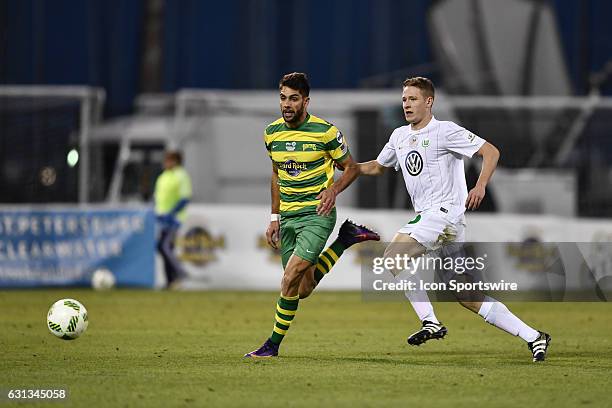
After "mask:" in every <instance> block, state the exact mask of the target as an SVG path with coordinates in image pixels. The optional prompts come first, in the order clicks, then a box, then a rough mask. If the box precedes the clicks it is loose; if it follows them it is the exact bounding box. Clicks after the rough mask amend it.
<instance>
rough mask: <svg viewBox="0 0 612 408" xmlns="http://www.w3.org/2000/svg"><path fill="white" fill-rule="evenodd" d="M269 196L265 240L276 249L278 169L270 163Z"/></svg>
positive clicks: (278, 193) (278, 207)
mask: <svg viewBox="0 0 612 408" xmlns="http://www.w3.org/2000/svg"><path fill="white" fill-rule="evenodd" d="M270 196H271V202H272V206H271V211H270V214H272V215H271V217H270V225H269V226H268V230H267V231H266V239H267V240H268V244H269V245H270V246H271V247H272V248H274V249H278V237H279V230H280V222H279V218H278V217H279V214H280V187H279V186H278V168H277V167H276V164H275V163H274V162H272V177H271V178H270Z"/></svg>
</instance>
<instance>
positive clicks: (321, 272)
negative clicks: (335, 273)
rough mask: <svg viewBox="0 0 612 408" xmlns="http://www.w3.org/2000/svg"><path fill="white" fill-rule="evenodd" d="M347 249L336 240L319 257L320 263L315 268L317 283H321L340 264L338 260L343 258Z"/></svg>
mask: <svg viewBox="0 0 612 408" xmlns="http://www.w3.org/2000/svg"><path fill="white" fill-rule="evenodd" d="M345 249H346V248H345V247H344V245H342V243H341V242H340V240H339V239H337V240H335V241H334V242H333V243H332V244H331V245H330V246H329V247H328V248H327V249H326V250H325V251H323V252H321V255H319V261H318V262H317V267H316V268H315V272H314V275H315V276H314V277H315V281H316V282H317V283H319V281H320V280H321V279H323V277H324V276H325V275H326V274H327V273H328V272H329V271H330V270H331V268H333V266H334V265H335V264H336V262H338V258H340V257H341V256H342V254H343V253H344V250H345Z"/></svg>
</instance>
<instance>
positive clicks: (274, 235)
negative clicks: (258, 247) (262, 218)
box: [266, 221, 280, 249]
mask: <svg viewBox="0 0 612 408" xmlns="http://www.w3.org/2000/svg"><path fill="white" fill-rule="evenodd" d="M279 236H280V222H278V221H270V225H268V230H267V231H266V239H267V240H268V245H270V246H271V247H272V248H274V249H278V238H279Z"/></svg>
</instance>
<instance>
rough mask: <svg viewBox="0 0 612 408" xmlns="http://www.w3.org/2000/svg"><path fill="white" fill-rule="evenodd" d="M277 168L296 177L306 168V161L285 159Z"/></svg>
mask: <svg viewBox="0 0 612 408" xmlns="http://www.w3.org/2000/svg"><path fill="white" fill-rule="evenodd" d="M279 168H280V169H281V170H285V171H286V172H287V174H289V175H290V176H293V177H296V176H297V175H299V174H300V173H301V172H303V171H304V170H306V163H298V162H296V161H295V160H287V161H286V162H284V163H282V164H281V165H280V166H279Z"/></svg>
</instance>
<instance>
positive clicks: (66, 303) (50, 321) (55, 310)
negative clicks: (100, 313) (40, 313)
mask: <svg viewBox="0 0 612 408" xmlns="http://www.w3.org/2000/svg"><path fill="white" fill-rule="evenodd" d="M87 325H89V320H88V318H87V310H86V309H85V306H83V304H81V303H80V302H79V301H78V300H74V299H61V300H58V301H57V302H55V303H54V304H53V305H52V306H51V308H50V309H49V313H47V327H48V328H49V331H50V332H51V333H53V334H54V335H55V336H57V337H59V338H60V339H63V340H74V339H76V338H77V337H79V336H80V335H81V334H83V333H85V330H87Z"/></svg>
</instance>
